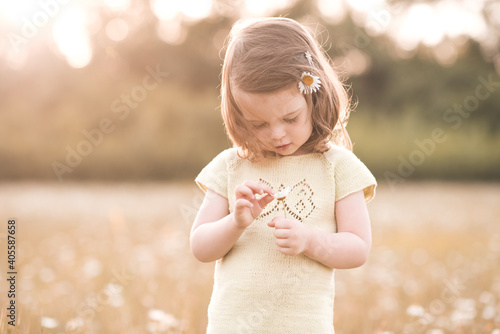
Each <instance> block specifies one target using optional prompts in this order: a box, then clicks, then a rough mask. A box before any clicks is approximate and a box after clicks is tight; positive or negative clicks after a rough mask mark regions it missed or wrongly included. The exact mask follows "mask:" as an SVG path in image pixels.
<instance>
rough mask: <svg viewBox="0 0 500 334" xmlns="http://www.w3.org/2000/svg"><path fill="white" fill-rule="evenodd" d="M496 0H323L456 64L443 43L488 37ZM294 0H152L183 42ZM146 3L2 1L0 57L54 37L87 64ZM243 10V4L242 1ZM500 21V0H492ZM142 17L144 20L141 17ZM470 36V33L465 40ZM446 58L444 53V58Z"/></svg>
mask: <svg viewBox="0 0 500 334" xmlns="http://www.w3.org/2000/svg"><path fill="white" fill-rule="evenodd" d="M487 1H488V0H442V1H438V2H436V3H425V2H424V3H422V2H418V3H417V2H415V3H414V4H412V5H410V6H409V7H408V8H404V9H403V8H397V7H389V6H388V5H387V3H386V1H385V0H337V1H332V0H317V3H318V6H319V9H320V11H321V13H323V15H324V18H325V19H326V20H327V21H329V22H331V23H340V22H341V21H342V20H343V19H344V18H345V17H346V15H347V14H348V12H351V15H352V17H353V19H354V21H355V22H356V23H357V24H358V25H359V26H361V27H364V28H365V29H366V31H367V33H368V34H370V35H379V34H387V35H388V36H390V37H391V38H392V39H393V40H394V41H396V42H397V44H398V45H399V46H400V48H401V49H403V50H412V49H414V48H415V47H416V46H417V45H418V44H419V43H423V44H425V45H428V46H432V47H436V50H438V51H437V52H438V54H437V56H438V58H439V57H441V58H442V59H441V60H442V61H443V62H444V63H446V62H453V61H454V58H456V53H457V52H456V50H455V49H454V46H453V45H450V44H449V43H448V44H447V43H446V42H445V43H443V41H444V40H445V39H446V37H449V38H452V39H456V40H460V38H461V36H463V37H471V38H473V39H476V40H478V41H485V40H488V36H489V34H488V30H487V26H486V24H485V22H484V20H483V17H482V14H481V12H482V10H483V8H484V6H485V3H486V2H487ZM289 3H290V1H289V0H221V1H218V2H217V3H212V0H182V1H173V0H150V4H151V8H152V9H153V12H154V14H155V15H156V16H157V17H158V18H159V19H160V24H159V26H158V31H157V32H158V35H159V37H160V38H161V39H162V40H164V41H165V42H167V43H171V44H176V43H180V42H182V40H183V37H184V35H183V33H184V31H183V30H182V26H181V23H182V22H183V21H195V20H198V19H201V18H204V17H206V16H208V15H210V14H211V13H212V12H213V11H218V12H224V11H231V12H235V11H237V9H236V8H237V7H238V5H239V4H242V5H243V7H242V8H241V9H240V10H239V11H238V12H237V14H238V15H239V16H265V15H270V14H271V13H273V12H274V10H276V9H280V8H284V7H286V6H287V4H289ZM102 6H104V7H105V8H106V9H107V10H108V11H109V12H112V13H113V14H117V15H115V16H116V17H117V18H115V19H113V20H111V21H110V22H108V23H106V24H105V25H104V23H102V22H100V18H99V16H98V15H96V14H95V13H96V11H95V9H96V8H97V7H102ZM141 6H143V5H141V4H139V3H137V2H132V1H131V0H87V1H83V0H80V1H79V0H20V1H12V0H0V29H1V31H6V32H7V33H6V34H5V33H4V34H3V38H2V40H0V57H2V58H4V59H6V60H7V64H8V65H9V66H10V67H12V68H14V69H15V68H19V69H21V68H22V67H23V62H24V60H25V59H26V58H27V53H28V52H29V50H30V49H32V48H33V47H35V45H36V44H37V43H48V45H49V46H50V47H51V48H52V49H53V50H54V52H56V53H58V54H60V55H61V56H62V57H64V58H65V59H66V61H67V62H68V64H69V65H70V66H72V67H74V68H82V67H85V66H87V65H88V64H89V63H90V61H91V60H92V56H93V50H92V44H91V41H90V38H89V36H90V35H91V34H92V33H93V32H95V31H96V30H101V29H104V30H105V32H106V35H107V36H108V37H109V38H110V39H111V40H113V41H117V42H119V41H121V40H124V39H125V38H126V37H127V36H128V34H129V32H130V31H131V30H132V29H133V24H134V15H135V16H136V17H137V16H138V15H137V14H138V13H140V12H141V11H142V9H143V8H141ZM238 8H239V7H238ZM489 8H490V10H492V11H493V14H492V18H496V20H497V22H495V23H496V24H498V26H500V2H496V3H492V4H489ZM135 21H137V20H135ZM465 39H466V38H465ZM438 60H439V59H438Z"/></svg>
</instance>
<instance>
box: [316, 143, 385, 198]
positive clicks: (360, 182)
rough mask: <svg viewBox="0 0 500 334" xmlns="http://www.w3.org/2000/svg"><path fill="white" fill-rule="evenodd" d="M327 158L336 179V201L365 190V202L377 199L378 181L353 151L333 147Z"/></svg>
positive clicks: (326, 154) (326, 153)
mask: <svg viewBox="0 0 500 334" xmlns="http://www.w3.org/2000/svg"><path fill="white" fill-rule="evenodd" d="M325 157H326V158H327V160H328V161H329V162H330V164H331V168H332V173H333V177H334V179H335V201H338V200H341V199H343V198H345V197H347V196H349V195H351V194H353V193H355V192H358V191H361V190H363V193H364V196H365V201H366V202H369V201H370V200H372V199H373V197H375V188H376V186H377V181H376V180H375V177H374V176H373V174H372V173H371V172H370V170H369V169H368V168H367V167H366V166H365V164H363V162H361V160H359V159H358V157H356V156H355V155H354V153H352V152H351V151H349V150H347V149H345V148H343V147H339V146H335V145H332V147H331V148H330V150H329V151H328V152H325Z"/></svg>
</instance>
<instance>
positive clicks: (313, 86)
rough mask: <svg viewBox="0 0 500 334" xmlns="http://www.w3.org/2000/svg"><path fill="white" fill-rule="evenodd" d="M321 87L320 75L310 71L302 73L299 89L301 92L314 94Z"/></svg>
mask: <svg viewBox="0 0 500 334" xmlns="http://www.w3.org/2000/svg"><path fill="white" fill-rule="evenodd" d="M320 87H321V81H320V80H319V77H317V76H315V75H312V74H311V73H309V72H304V73H302V76H301V77H300V81H299V89H300V93H301V94H312V93H313V92H314V93H316V91H317V90H318V89H319V88H320Z"/></svg>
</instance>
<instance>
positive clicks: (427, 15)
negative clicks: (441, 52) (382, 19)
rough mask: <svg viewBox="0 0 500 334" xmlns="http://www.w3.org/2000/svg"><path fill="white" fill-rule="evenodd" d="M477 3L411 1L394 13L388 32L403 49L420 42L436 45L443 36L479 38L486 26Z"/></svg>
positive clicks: (484, 33) (480, 7) (485, 33)
mask: <svg viewBox="0 0 500 334" xmlns="http://www.w3.org/2000/svg"><path fill="white" fill-rule="evenodd" d="M479 3H480V2H478V3H476V5H474V6H471V5H470V4H469V5H467V4H464V3H462V5H461V6H457V2H456V1H442V2H439V3H437V4H435V5H431V4H426V3H417V4H414V5H411V6H410V8H409V9H408V10H407V11H406V12H403V13H401V14H400V15H397V16H394V19H393V22H391V29H390V31H389V35H391V36H392V37H393V38H394V39H395V40H396V41H397V42H398V44H399V45H400V46H401V47H402V48H403V49H406V50H411V49H414V48H415V47H416V46H417V45H418V43H420V42H422V43H423V44H425V45H428V46H436V45H438V44H439V43H441V42H442V41H443V39H444V38H445V37H446V36H447V37H450V38H457V37H459V36H470V37H472V38H474V39H476V40H481V39H483V38H485V36H486V35H487V28H486V24H485V23H484V21H483V19H482V17H481V9H482V6H481V5H480V4H479Z"/></svg>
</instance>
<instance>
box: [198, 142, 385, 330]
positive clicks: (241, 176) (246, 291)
mask: <svg viewBox="0 0 500 334" xmlns="http://www.w3.org/2000/svg"><path fill="white" fill-rule="evenodd" d="M245 180H255V181H259V182H261V183H263V184H266V185H268V186H270V187H272V188H273V189H275V190H277V191H279V190H282V189H284V188H286V187H290V188H291V191H290V193H289V194H288V196H287V197H286V199H285V200H284V206H283V205H282V203H279V202H278V201H273V202H271V203H270V204H269V205H267V206H266V208H264V210H263V211H262V213H261V214H260V216H259V217H257V219H256V220H255V221H254V222H253V223H252V224H251V225H250V226H249V227H248V228H247V229H246V230H245V232H244V233H243V234H242V235H241V237H240V238H239V239H238V241H237V242H236V244H235V245H234V246H233V248H232V249H231V250H230V251H229V252H228V253H227V254H226V255H225V256H224V257H223V258H222V259H220V260H218V261H217V262H216V266H215V276H214V288H213V293H212V298H211V301H210V305H209V308H208V318H209V323H208V328H207V334H242V333H252V334H275V333H287V334H295V333H297V334H299V333H300V334H303V333H315V334H330V333H334V329H333V302H334V293H335V285H334V270H333V269H331V268H328V267H326V266H324V265H322V264H320V263H319V262H317V261H314V260H312V259H310V258H308V257H306V256H304V255H297V256H288V255H284V254H281V253H280V252H279V251H278V249H277V246H276V244H275V237H274V235H273V232H274V229H273V228H270V227H268V226H267V223H268V222H269V221H270V220H271V219H273V218H274V217H276V216H283V215H284V212H283V210H286V216H287V218H294V219H296V220H298V221H300V222H302V223H303V224H307V225H310V226H314V227H316V228H319V229H321V230H324V231H326V232H336V231H337V226H336V221H335V201H337V200H339V199H342V198H344V197H346V196H348V195H350V194H352V193H355V192H357V191H361V190H363V191H364V195H365V200H367V201H369V200H371V199H372V198H373V196H374V194H375V186H376V180H375V178H374V177H373V175H372V174H371V173H370V171H369V170H368V169H367V168H366V166H365V165H364V164H363V163H362V162H361V161H360V160H359V159H358V158H357V157H356V156H355V155H354V154H353V153H352V152H350V151H348V150H346V149H344V148H341V147H338V146H332V148H330V150H329V151H327V152H325V153H309V154H304V155H300V156H284V157H280V158H270V159H265V160H263V161H258V162H250V161H248V160H245V159H241V158H239V157H238V155H237V153H236V149H228V150H226V151H223V152H222V153H220V154H219V155H218V156H217V157H215V158H214V159H213V160H212V161H211V162H210V163H209V164H208V165H207V166H206V167H205V168H204V169H203V170H202V171H201V172H200V174H199V175H198V176H197V178H196V182H197V184H198V185H199V186H200V188H201V189H203V190H204V191H206V190H207V189H210V190H212V191H214V192H216V193H217V194H219V195H221V196H223V197H225V198H227V199H228V202H229V210H230V212H233V210H234V203H235V194H234V189H235V187H236V186H237V185H239V184H241V183H243V182H244V181H245Z"/></svg>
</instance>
